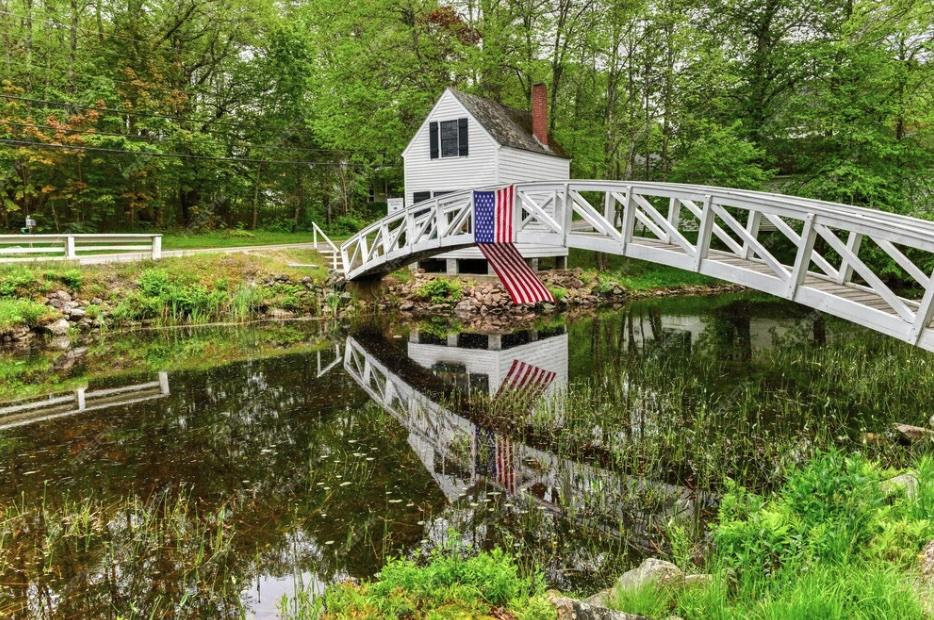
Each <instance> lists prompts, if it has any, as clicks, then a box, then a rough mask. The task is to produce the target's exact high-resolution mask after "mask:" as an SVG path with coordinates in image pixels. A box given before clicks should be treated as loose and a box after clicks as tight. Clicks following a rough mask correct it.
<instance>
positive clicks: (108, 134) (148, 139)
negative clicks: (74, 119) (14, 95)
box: [0, 119, 353, 153]
mask: <svg viewBox="0 0 934 620" xmlns="http://www.w3.org/2000/svg"><path fill="white" fill-rule="evenodd" d="M4 123H9V124H10V125H16V126H18V127H33V128H36V129H49V130H52V131H55V132H61V133H67V134H71V135H79V136H104V137H113V138H126V139H127V140H134V141H140V142H146V143H147V144H159V143H163V142H166V140H164V139H159V138H156V137H155V136H152V137H150V136H132V135H129V134H125V133H115V132H108V131H98V130H97V129H94V130H82V129H68V128H65V127H55V126H54V125H43V124H41V123H23V122H20V121H14V120H10V119H0V125H3V124H4ZM224 135H229V134H224ZM228 145H229V146H238V147H241V148H245V149H254V148H255V149H276V150H280V151H297V152H307V153H352V152H353V151H341V150H339V149H319V148H310V147H301V146H285V145H279V144H253V143H250V142H234V141H231V142H229V144H228Z"/></svg>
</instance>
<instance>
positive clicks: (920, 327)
mask: <svg viewBox="0 0 934 620" xmlns="http://www.w3.org/2000/svg"><path fill="white" fill-rule="evenodd" d="M931 319H934V272H931V277H930V278H929V279H928V286H927V288H926V289H925V290H924V297H922V298H921V304H920V305H919V306H918V311H917V313H916V314H915V322H914V325H912V327H911V343H912V344H914V345H917V344H918V343H919V342H921V336H923V335H924V330H925V329H928V325H930V323H931Z"/></svg>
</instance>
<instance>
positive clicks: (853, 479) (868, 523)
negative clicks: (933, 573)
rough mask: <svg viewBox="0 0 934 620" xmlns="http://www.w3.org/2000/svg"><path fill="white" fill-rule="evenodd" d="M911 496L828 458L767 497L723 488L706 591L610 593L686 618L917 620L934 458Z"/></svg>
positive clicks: (622, 601)
mask: <svg viewBox="0 0 934 620" xmlns="http://www.w3.org/2000/svg"><path fill="white" fill-rule="evenodd" d="M916 474H917V480H918V487H917V492H916V493H912V494H911V496H909V494H908V493H906V492H905V490H904V489H900V490H899V489H887V488H886V486H885V485H884V484H883V480H884V479H885V478H887V477H889V476H891V475H893V472H886V471H884V470H883V469H881V468H880V467H879V466H878V465H876V464H875V463H872V462H870V461H868V460H866V459H864V458H862V457H860V456H844V455H843V454H841V453H839V452H836V451H830V452H825V453H822V454H819V455H818V456H816V457H815V458H814V459H812V460H811V461H810V462H809V463H808V464H806V465H805V466H803V467H801V468H799V469H797V470H795V471H793V472H791V473H790V474H789V475H788V477H787V479H786V482H785V484H784V486H783V487H782V488H781V489H780V490H779V491H777V492H776V493H775V494H774V495H772V496H771V497H770V498H764V497H761V496H759V495H756V494H753V493H750V492H748V491H746V490H745V489H743V488H742V487H740V486H738V485H731V486H730V487H729V489H728V491H727V493H726V494H725V495H724V496H723V498H722V501H721V504H720V512H719V517H718V522H717V524H716V525H715V526H714V527H713V531H712V534H713V553H712V557H711V558H709V559H708V568H709V569H710V570H711V571H712V573H713V575H714V580H713V583H712V584H711V585H710V586H709V587H704V588H693V589H686V590H684V591H681V592H677V591H672V590H661V589H658V588H655V587H649V588H647V589H644V590H642V591H638V592H620V593H618V597H617V600H615V606H617V607H618V608H620V609H623V610H625V611H628V612H632V613H646V614H658V613H662V612H663V613H665V614H667V613H675V614H678V615H680V616H683V617H685V618H709V617H728V618H822V619H823V618H841V619H842V618H880V619H881V618H921V617H923V612H922V608H921V603H920V601H919V598H918V594H917V593H916V592H914V590H913V589H912V585H911V582H910V579H911V572H912V570H913V568H912V564H913V562H914V561H915V558H916V556H917V554H918V551H919V550H920V549H921V547H922V546H923V545H924V543H925V542H926V541H928V540H930V539H932V538H934V459H932V458H930V457H922V458H921V459H920V460H919V462H918V466H917V470H916Z"/></svg>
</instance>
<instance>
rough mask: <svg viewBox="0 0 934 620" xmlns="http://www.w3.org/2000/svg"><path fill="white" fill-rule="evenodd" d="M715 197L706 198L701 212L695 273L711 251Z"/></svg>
mask: <svg viewBox="0 0 934 620" xmlns="http://www.w3.org/2000/svg"><path fill="white" fill-rule="evenodd" d="M713 220H714V213H713V196H711V195H710V194H707V195H706V196H704V209H703V211H701V221H700V226H699V227H698V229H697V246H696V247H695V249H694V271H700V268H701V265H703V263H704V259H705V258H707V252H708V251H709V250H710V238H711V237H712V236H713V223H714V222H713Z"/></svg>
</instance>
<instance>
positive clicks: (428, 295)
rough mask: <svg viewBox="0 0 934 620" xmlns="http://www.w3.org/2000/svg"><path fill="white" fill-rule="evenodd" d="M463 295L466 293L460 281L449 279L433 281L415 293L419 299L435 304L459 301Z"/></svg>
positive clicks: (423, 285)
mask: <svg viewBox="0 0 934 620" xmlns="http://www.w3.org/2000/svg"><path fill="white" fill-rule="evenodd" d="M463 295H464V292H463V290H462V289H461V283H460V281H458V280H448V279H447V278H434V279H431V280H429V281H427V282H425V283H424V284H422V285H421V286H420V287H419V288H418V290H416V291H415V296H416V297H417V298H419V299H430V300H431V301H433V302H434V303H443V302H446V301H458V300H460V298H461V297H463Z"/></svg>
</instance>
